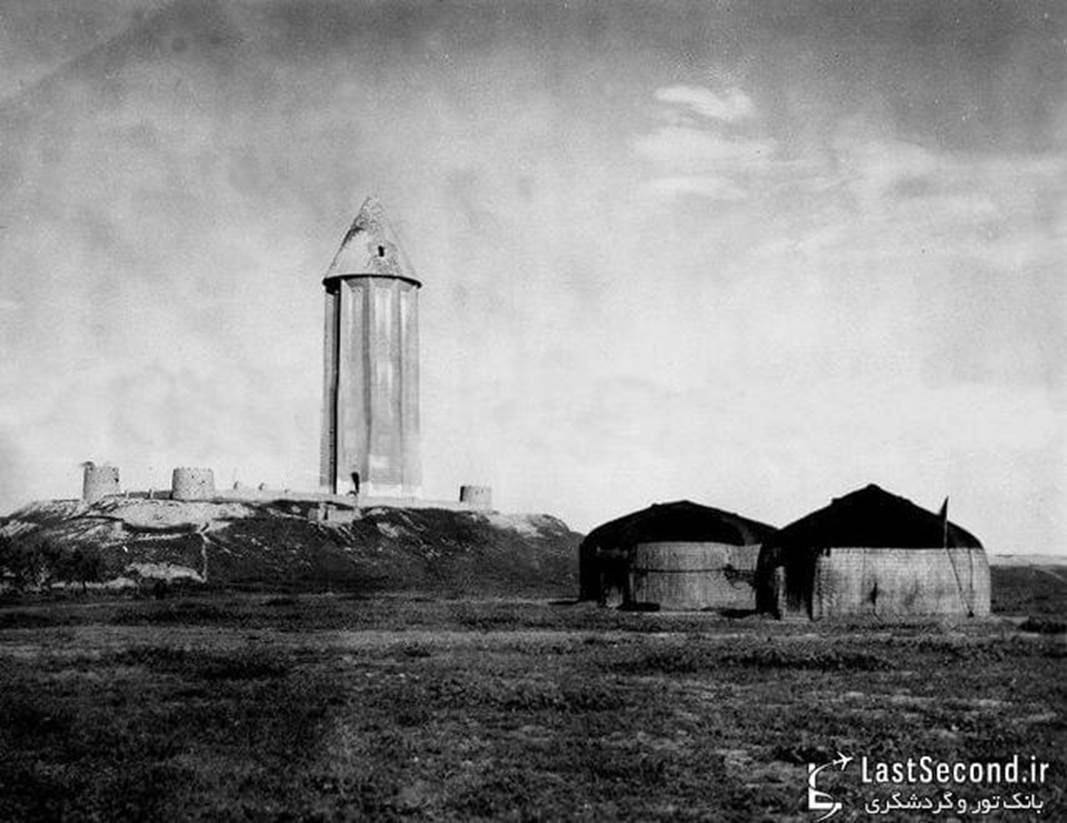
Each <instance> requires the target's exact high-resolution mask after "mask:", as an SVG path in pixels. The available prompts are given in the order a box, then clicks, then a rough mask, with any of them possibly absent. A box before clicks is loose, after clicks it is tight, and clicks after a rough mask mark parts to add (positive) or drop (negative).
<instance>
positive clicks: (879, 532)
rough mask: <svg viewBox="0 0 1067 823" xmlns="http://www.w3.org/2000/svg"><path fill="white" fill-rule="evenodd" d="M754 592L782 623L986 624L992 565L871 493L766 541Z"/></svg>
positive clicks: (905, 507)
mask: <svg viewBox="0 0 1067 823" xmlns="http://www.w3.org/2000/svg"><path fill="white" fill-rule="evenodd" d="M756 592H757V607H758V608H759V610H760V611H762V612H768V613H771V614H775V615H777V616H779V617H790V616H799V617H808V618H811V619H819V618H822V617H831V616H838V615H871V616H879V617H890V616H909V615H944V616H964V617H982V616H985V615H988V614H989V563H988V561H987V559H986V555H985V551H984V550H983V549H982V544H981V543H979V542H978V539H977V538H976V537H975V536H974V535H972V534H970V533H969V532H967V531H965V530H964V529H962V528H960V527H959V526H957V525H955V524H954V523H950V522H948V520H947V519H946V518H945V517H944V516H942V515H939V514H935V513H934V512H931V511H928V510H926V509H923V508H920V507H919V506H916V505H915V504H914V503H912V502H911V501H909V500H906V499H905V498H903V497H898V496H897V495H895V494H891V493H889V492H887V491H885V490H884V489H881V488H879V487H878V486H875V485H873V484H872V485H869V486H867V487H866V488H863V489H859V490H858V491H854V492H852V493H851V494H847V495H845V496H844V497H839V498H836V499H834V500H833V502H831V503H830V505H829V506H827V507H825V508H823V509H819V510H818V511H816V512H812V513H811V514H809V515H807V516H806V517H802V518H801V519H800V520H797V521H796V522H795V523H791V524H790V525H788V526H786V527H784V528H783V529H781V530H780V531H779V532H778V533H777V534H775V535H774V536H773V537H772V538H770V539H769V540H767V541H766V543H765V544H764V545H763V547H762V549H761V550H760V554H759V562H758V566H757V570H756Z"/></svg>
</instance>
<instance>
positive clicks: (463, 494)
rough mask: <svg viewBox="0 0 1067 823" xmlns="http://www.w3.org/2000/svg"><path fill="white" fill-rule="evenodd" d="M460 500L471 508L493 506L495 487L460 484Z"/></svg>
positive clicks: (488, 507)
mask: <svg viewBox="0 0 1067 823" xmlns="http://www.w3.org/2000/svg"><path fill="white" fill-rule="evenodd" d="M459 502H460V503H466V504H467V505H468V506H470V507H471V508H476V509H491V508H493V489H492V487H490V486H460V487H459Z"/></svg>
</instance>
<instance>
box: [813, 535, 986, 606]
mask: <svg viewBox="0 0 1067 823" xmlns="http://www.w3.org/2000/svg"><path fill="white" fill-rule="evenodd" d="M989 598H990V583H989V563H988V560H987V559H986V554H985V552H984V551H983V550H982V549H968V548H950V549H944V548H929V549H893V548H841V547H834V548H830V549H824V550H823V552H822V553H821V555H820V557H819V558H818V560H817V562H816V565H815V577H814V580H813V581H812V589H811V616H812V617H813V618H816V619H817V618H820V617H830V616H836V615H854V614H869V615H878V616H880V617H887V616H904V615H957V616H968V615H969V614H973V616H975V617H985V616H988V614H989Z"/></svg>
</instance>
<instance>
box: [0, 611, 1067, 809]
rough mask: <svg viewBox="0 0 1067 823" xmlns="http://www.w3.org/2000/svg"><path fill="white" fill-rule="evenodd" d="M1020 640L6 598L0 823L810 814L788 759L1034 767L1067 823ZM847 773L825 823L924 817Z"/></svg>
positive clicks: (1061, 744) (1054, 644)
mask: <svg viewBox="0 0 1067 823" xmlns="http://www.w3.org/2000/svg"><path fill="white" fill-rule="evenodd" d="M1047 614H1049V615H1051V614H1053V612H1052V611H1051V610H1049V611H1048V612H1047ZM1059 614H1060V615H1061V618H1062V615H1063V611H1062V610H1061V611H1060V612H1059ZM1018 622H1019V621H1018V620H1016V621H1008V620H1005V619H994V620H991V621H988V622H981V623H974V622H972V623H967V624H957V625H951V624H942V625H934V626H930V625H924V624H918V623H915V624H908V623H897V624H892V625H874V624H870V623H860V622H853V623H847V622H843V623H828V622H823V623H818V624H810V623H780V622H775V621H770V620H765V619H762V618H756V617H747V618H743V619H735V620H730V619H727V618H724V617H721V616H718V615H713V614H695V613H694V614H675V615H671V614H624V613H619V612H614V611H610V610H602V609H597V608H596V607H594V606H588V605H584V604H583V605H575V604H566V603H556V604H553V603H551V602H550V601H547V600H541V601H538V600H518V599H515V600H507V599H496V600H483V601H478V600H472V599H455V600H450V599H444V598H429V597H419V596H415V595H405V596H380V597H373V598H366V597H356V596H345V595H312V594H304V595H287V596H271V595H265V594H245V595H233V594H216V595H212V596H207V595H198V596H187V597H181V598H173V599H168V600H162V601H151V600H135V599H113V600H107V599H92V598H90V599H86V600H79V599H77V598H73V599H71V600H69V601H66V602H60V603H54V602H39V603H33V602H22V603H14V604H10V605H7V606H4V607H2V608H0V721H2V722H0V752H2V753H3V757H2V759H0V820H4V821H12V820H60V819H62V820H360V819H381V820H393V819H409V820H419V819H424V820H456V821H466V820H590V821H597V820H615V819H625V820H642V821H644V820H708V821H749V820H775V821H781V820H797V821H808V820H814V819H815V818H816V817H817V816H818V815H816V814H815V813H813V812H810V811H807V807H806V805H805V802H806V788H807V786H806V780H807V770H806V764H807V763H808V762H809V761H811V762H816V763H823V762H827V761H828V760H830V759H831V758H832V757H833V756H834V754H835V752H837V751H841V752H844V753H847V754H850V755H854V756H857V757H858V756H860V755H867V756H868V757H870V758H872V759H874V758H877V759H880V760H901V759H906V758H907V757H909V756H911V757H919V756H921V755H931V756H934V757H936V758H939V759H944V760H949V761H952V760H964V761H975V760H988V759H1003V758H1008V757H1010V756H1011V755H1013V754H1020V755H1023V756H1025V757H1026V758H1029V756H1030V755H1034V756H1036V757H1037V758H1038V759H1039V760H1044V761H1048V762H1049V763H1051V764H1052V765H1051V772H1050V773H1049V778H1048V781H1047V782H1046V784H1044V785H1041V786H1038V787H1025V788H1026V790H1027V791H1030V790H1031V789H1033V790H1034V794H1035V795H1037V796H1039V797H1040V799H1041V800H1042V801H1043V802H1044V803H1045V804H1046V805H1045V809H1044V810H1043V814H1042V815H1041V816H1040V818H1039V819H1043V820H1063V819H1067V807H1065V805H1064V803H1065V799H1064V788H1065V783H1067V780H1065V777H1067V775H1065V767H1067V762H1065V756H1064V752H1067V720H1065V711H1067V678H1065V674H1067V645H1065V640H1064V635H1063V634H1055V633H1049V632H1048V631H1044V632H1029V631H1021V630H1020V629H1019V628H1018V626H1017V624H1018ZM1032 622H1033V621H1032ZM1037 623H1038V624H1039V625H1038V627H1039V628H1045V629H1048V627H1049V623H1050V621H1049V619H1048V618H1047V617H1046V619H1044V620H1039V621H1037ZM1053 628H1055V627H1053ZM850 769H851V771H846V772H838V773H836V774H832V775H831V774H827V775H825V776H824V777H825V779H824V780H823V782H822V783H820V788H830V789H831V790H832V791H833V793H834V797H835V798H836V799H838V800H841V801H843V803H844V809H843V810H842V812H841V813H840V814H838V815H837V816H836V819H837V820H857V819H894V820H910V819H915V820H929V819H932V818H931V817H930V814H929V813H917V812H916V813H914V814H912V816H910V817H909V816H908V814H907V813H901V814H898V815H896V816H889V817H881V818H868V816H867V815H866V814H865V813H864V812H863V804H864V802H865V801H867V800H868V799H869V798H870V797H871V796H874V795H877V794H879V793H880V794H881V795H882V796H886V795H888V793H889V792H890V791H891V790H892V789H893V788H894V787H892V786H889V787H887V786H873V787H872V786H870V785H864V784H862V783H861V780H860V778H859V772H858V767H857V766H855V765H853V766H852V767H850ZM895 788H897V789H899V788H900V787H895ZM905 788H908V787H905ZM926 788H928V789H929V790H930V792H931V793H934V792H935V790H936V791H939V790H940V788H941V787H940V786H933V787H926ZM948 788H954V789H956V790H957V793H958V794H959V795H964V796H965V795H976V794H981V793H983V792H984V793H985V794H986V795H988V794H990V793H992V792H994V791H997V790H998V789H997V788H996V787H975V786H973V785H970V786H969V785H953V786H949V787H948ZM1002 788H1004V787H1002ZM1004 790H1005V791H1007V792H1008V793H1010V791H1012V790H1015V791H1018V790H1019V787H1014V789H1012V788H1011V787H1007V788H1004ZM923 814H925V816H923ZM1031 817H1032V813H1025V812H1003V811H1002V812H1001V813H1000V816H998V814H997V813H991V814H987V815H984V816H982V818H981V819H984V820H997V819H1005V820H1025V819H1031ZM938 819H945V817H944V816H941V817H940V818H938ZM960 819H971V818H967V817H966V816H964V817H961V818H960ZM973 819H978V818H977V817H975V818H973ZM1035 819H1037V818H1035Z"/></svg>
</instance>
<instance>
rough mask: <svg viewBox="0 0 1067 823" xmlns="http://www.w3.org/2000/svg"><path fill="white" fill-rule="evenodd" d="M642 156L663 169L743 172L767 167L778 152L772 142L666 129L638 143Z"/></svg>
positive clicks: (705, 132) (678, 128)
mask: <svg viewBox="0 0 1067 823" xmlns="http://www.w3.org/2000/svg"><path fill="white" fill-rule="evenodd" d="M634 149H635V150H636V151H637V153H638V154H639V155H641V156H642V157H645V158H646V159H648V160H651V161H652V162H653V163H655V164H656V165H657V166H659V167H660V168H662V169H677V170H680V171H701V170H710V169H720V168H724V169H725V168H727V167H728V170H733V171H737V170H741V169H742V168H750V167H752V166H756V165H765V164H766V163H767V161H768V160H769V158H770V156H771V155H772V154H773V153H774V150H775V142H774V141H773V140H771V139H748V138H730V137H724V136H722V135H719V134H715V133H714V132H710V131H706V130H704V129H697V128H688V127H685V126H665V127H663V128H660V129H657V130H656V131H654V132H652V133H651V134H646V135H644V136H642V137H639V138H637V139H636V140H635V141H634Z"/></svg>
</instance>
